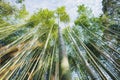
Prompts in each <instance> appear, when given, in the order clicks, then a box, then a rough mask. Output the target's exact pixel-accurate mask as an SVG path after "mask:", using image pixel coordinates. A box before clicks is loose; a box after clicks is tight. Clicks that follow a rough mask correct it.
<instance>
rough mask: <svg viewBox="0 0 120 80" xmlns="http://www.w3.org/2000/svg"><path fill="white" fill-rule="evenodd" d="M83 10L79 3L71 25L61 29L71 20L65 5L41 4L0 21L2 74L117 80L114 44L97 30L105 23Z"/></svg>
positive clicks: (119, 68)
mask: <svg viewBox="0 0 120 80" xmlns="http://www.w3.org/2000/svg"><path fill="white" fill-rule="evenodd" d="M81 10H82V12H80V11H81ZM86 12H87V9H86V8H85V7H84V6H79V9H78V13H79V14H80V17H79V16H78V18H77V20H76V21H75V26H73V27H70V26H68V27H67V26H65V28H64V29H62V28H61V27H60V26H61V25H60V24H61V23H63V24H65V25H66V23H69V21H70V19H69V15H68V14H67V12H66V11H65V7H59V8H58V9H56V10H55V11H53V10H48V9H41V10H40V11H39V12H38V13H36V14H34V15H33V16H31V17H30V19H29V20H27V21H26V22H24V23H22V24H17V25H10V24H9V25H8V24H7V23H3V24H1V25H0V41H2V42H3V43H5V41H6V40H8V41H9V40H10V41H9V42H8V43H6V44H4V45H2V46H1V47H0V80H75V75H77V78H76V79H78V80H119V78H120V77H119V74H120V63H119V61H120V60H119V58H120V52H119V50H117V49H116V47H117V44H115V43H111V44H112V45H113V46H110V45H108V44H107V43H106V42H107V41H108V39H107V38H105V37H104V36H103V35H101V34H100V33H99V31H102V30H108V29H107V28H106V27H104V26H102V24H101V22H100V21H98V22H97V21H95V22H94V21H91V20H92V19H91V17H90V16H88V13H86ZM98 20H99V19H98ZM91 24H92V25H91ZM93 25H97V27H96V26H93ZM20 30H22V31H20ZM103 32H104V31H103ZM103 32H102V33H103ZM111 32H114V31H111ZM17 33H19V34H20V35H19V36H17V37H16V36H11V35H13V34H17ZM114 33H115V34H114V35H116V36H118V34H119V33H116V32H114ZM17 35H18V34H17ZM114 38H115V39H117V37H114ZM6 42H7V41H6Z"/></svg>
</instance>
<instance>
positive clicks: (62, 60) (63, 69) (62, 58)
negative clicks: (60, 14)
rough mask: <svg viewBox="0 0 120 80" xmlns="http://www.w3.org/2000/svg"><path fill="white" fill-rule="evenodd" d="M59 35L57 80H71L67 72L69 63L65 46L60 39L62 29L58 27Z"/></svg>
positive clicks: (61, 38)
mask: <svg viewBox="0 0 120 80" xmlns="http://www.w3.org/2000/svg"><path fill="white" fill-rule="evenodd" d="M58 35H59V79H60V80H71V78H70V77H71V76H70V72H69V62H68V57H67V54H66V49H65V44H64V41H63V37H62V29H61V27H60V26H59V27H58Z"/></svg>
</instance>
